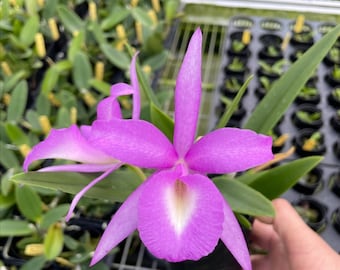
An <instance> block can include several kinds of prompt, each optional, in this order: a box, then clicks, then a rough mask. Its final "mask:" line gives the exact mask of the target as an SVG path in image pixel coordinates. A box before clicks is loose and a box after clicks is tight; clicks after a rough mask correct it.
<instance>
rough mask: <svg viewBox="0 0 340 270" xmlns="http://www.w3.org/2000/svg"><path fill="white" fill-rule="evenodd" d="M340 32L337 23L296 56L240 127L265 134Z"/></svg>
mask: <svg viewBox="0 0 340 270" xmlns="http://www.w3.org/2000/svg"><path fill="white" fill-rule="evenodd" d="M339 34H340V25H338V26H337V27H335V28H334V29H333V30H332V31H330V32H329V33H327V34H326V35H325V36H324V37H323V38H322V39H320V40H319V41H318V42H317V43H315V44H314V45H313V46H312V47H311V48H310V49H309V50H308V51H306V52H305V53H304V55H303V56H302V57H301V58H299V59H298V60H297V61H296V62H295V63H294V64H293V65H292V66H291V67H290V68H289V69H288V71H287V72H286V73H285V74H284V75H283V76H281V78H280V79H279V80H278V81H276V82H275V83H274V85H273V87H272V88H271V90H270V91H269V92H268V93H267V94H266V95H265V97H264V98H263V99H262V100H261V102H260V103H259V104H258V105H257V107H256V108H255V110H254V112H253V113H252V115H251V117H250V118H249V119H248V121H247V122H246V124H245V125H244V128H248V129H252V130H254V131H256V132H259V133H268V132H269V131H270V130H271V129H273V127H274V126H275V125H276V123H277V122H278V121H279V120H280V118H281V117H282V115H283V114H284V113H285V112H286V110H287V108H288V107H289V105H290V104H291V103H292V102H293V101H294V99H295V98H296V96H297V95H298V93H299V91H300V89H301V88H302V87H303V86H304V85H305V84H306V82H307V81H308V79H309V78H310V77H311V75H313V73H314V71H315V69H316V68H317V66H318V64H319V63H320V62H321V61H322V59H323V58H324V57H325V56H326V54H327V53H328V51H329V50H330V49H331V47H332V46H333V44H334V43H335V41H336V40H337V38H338V37H339Z"/></svg>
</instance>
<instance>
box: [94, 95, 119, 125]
mask: <svg viewBox="0 0 340 270" xmlns="http://www.w3.org/2000/svg"><path fill="white" fill-rule="evenodd" d="M113 118H122V112H121V109H120V105H119V102H118V100H117V99H116V98H115V97H107V98H104V99H103V100H102V101H100V102H99V104H98V106H97V119H99V120H111V119H113Z"/></svg>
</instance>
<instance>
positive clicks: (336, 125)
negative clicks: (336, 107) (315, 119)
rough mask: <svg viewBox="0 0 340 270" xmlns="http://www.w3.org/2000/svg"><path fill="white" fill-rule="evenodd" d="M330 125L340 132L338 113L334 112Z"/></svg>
mask: <svg viewBox="0 0 340 270" xmlns="http://www.w3.org/2000/svg"><path fill="white" fill-rule="evenodd" d="M330 123H331V126H332V127H333V128H334V130H336V131H337V132H340V115H338V113H335V114H334V115H333V116H332V117H331V120H330Z"/></svg>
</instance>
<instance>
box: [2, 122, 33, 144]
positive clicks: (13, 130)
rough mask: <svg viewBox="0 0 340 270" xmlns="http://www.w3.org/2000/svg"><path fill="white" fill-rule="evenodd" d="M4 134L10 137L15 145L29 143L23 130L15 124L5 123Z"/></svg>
mask: <svg viewBox="0 0 340 270" xmlns="http://www.w3.org/2000/svg"><path fill="white" fill-rule="evenodd" d="M5 129H6V134H7V136H8V137H9V138H10V140H11V142H12V143H13V144H15V145H22V144H27V145H29V144H30V141H29V139H28V137H27V135H26V134H25V132H24V131H23V130H22V129H21V128H20V127H19V126H17V125H14V124H11V123H6V124H5Z"/></svg>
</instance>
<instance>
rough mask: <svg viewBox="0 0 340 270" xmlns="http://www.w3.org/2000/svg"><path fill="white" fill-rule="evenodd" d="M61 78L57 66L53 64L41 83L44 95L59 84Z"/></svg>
mask: <svg viewBox="0 0 340 270" xmlns="http://www.w3.org/2000/svg"><path fill="white" fill-rule="evenodd" d="M58 79H59V72H58V69H57V68H56V67H55V66H51V67H50V68H49V69H48V70H47V71H46V72H45V75H44V78H43V80H42V83H41V91H42V93H43V94H44V95H46V96H47V95H48V93H50V92H51V91H52V90H53V88H54V87H55V86H56V85H57V82H58Z"/></svg>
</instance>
